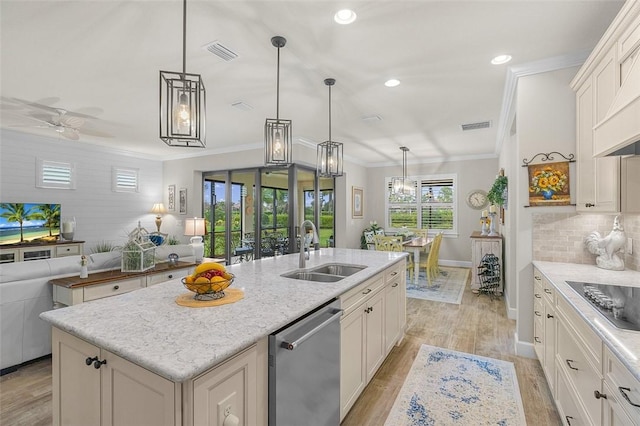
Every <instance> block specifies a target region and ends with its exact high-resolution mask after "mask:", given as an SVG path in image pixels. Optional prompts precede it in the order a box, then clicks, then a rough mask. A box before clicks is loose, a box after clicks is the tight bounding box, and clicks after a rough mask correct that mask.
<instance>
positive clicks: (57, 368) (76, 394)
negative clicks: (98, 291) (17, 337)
mask: <svg viewBox="0 0 640 426" xmlns="http://www.w3.org/2000/svg"><path fill="white" fill-rule="evenodd" d="M52 341H53V348H52V349H53V351H52V353H53V355H52V360H53V388H54V389H55V391H54V392H53V424H54V425H55V426H58V425H62V426H73V425H79V426H91V425H101V426H111V425H116V426H128V425H137V426H138V425H139V426H142V425H155V426H159V425H176V424H181V423H180V418H179V415H180V407H179V406H176V400H179V397H180V387H179V386H176V385H175V384H174V383H173V382H171V381H169V380H166V379H164V378H162V377H160V376H158V375H157V374H154V373H151V372H150V371H148V370H145V369H144V368H142V367H139V366H137V365H136V364H133V363H131V362H129V361H126V360H124V359H123V358H120V357H119V356H117V355H114V354H112V353H110V352H109V351H106V350H103V349H100V348H98V347H97V346H94V345H91V344H89V343H87V342H85V341H83V340H81V339H78V338H77V337H74V336H72V335H70V334H68V333H65V332H63V331H60V330H58V329H57V328H54V329H53V333H52ZM96 366H97V367H98V368H96ZM176 407H177V408H176ZM176 416H178V417H176Z"/></svg>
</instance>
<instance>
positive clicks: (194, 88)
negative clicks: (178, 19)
mask: <svg viewBox="0 0 640 426" xmlns="http://www.w3.org/2000/svg"><path fill="white" fill-rule="evenodd" d="M186 49H187V0H183V10H182V72H181V73H180V72H172V71H160V139H162V140H163V141H164V142H165V143H166V144H167V145H169V146H179V147H195V148H204V147H205V145H206V142H205V115H206V112H205V109H206V108H205V99H206V96H205V90H204V83H203V82H202V77H201V76H200V75H198V74H187V71H186V68H187V65H186V64H187V60H186Z"/></svg>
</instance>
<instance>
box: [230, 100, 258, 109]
mask: <svg viewBox="0 0 640 426" xmlns="http://www.w3.org/2000/svg"><path fill="white" fill-rule="evenodd" d="M231 106H232V107H234V108H235V109H239V110H240V111H249V110H251V109H253V107H252V106H251V105H249V104H245V103H244V102H242V101H238V102H234V103H232V104H231Z"/></svg>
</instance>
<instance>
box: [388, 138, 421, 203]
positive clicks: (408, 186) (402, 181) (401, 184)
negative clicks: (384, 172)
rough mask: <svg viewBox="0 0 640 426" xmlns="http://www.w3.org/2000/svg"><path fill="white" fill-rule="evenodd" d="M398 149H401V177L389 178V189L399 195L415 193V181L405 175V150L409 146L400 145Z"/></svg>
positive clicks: (407, 149)
mask: <svg viewBox="0 0 640 426" xmlns="http://www.w3.org/2000/svg"><path fill="white" fill-rule="evenodd" d="M400 149H401V150H402V177H394V178H392V179H391V191H392V193H393V194H395V195H400V196H407V195H415V193H416V182H415V181H414V180H412V179H409V178H408V177H407V152H408V151H409V148H407V147H406V146H401V147H400Z"/></svg>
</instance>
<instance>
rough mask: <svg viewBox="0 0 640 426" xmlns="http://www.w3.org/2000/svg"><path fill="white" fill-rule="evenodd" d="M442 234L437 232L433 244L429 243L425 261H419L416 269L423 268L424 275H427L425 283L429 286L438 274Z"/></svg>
mask: <svg viewBox="0 0 640 426" xmlns="http://www.w3.org/2000/svg"><path fill="white" fill-rule="evenodd" d="M442 234H443V233H442V232H438V233H437V234H436V236H435V237H434V238H433V242H432V243H431V248H430V249H429V254H428V255H427V258H426V260H425V261H424V262H423V261H422V260H420V264H419V265H418V269H420V268H424V269H425V273H426V275H427V283H428V285H429V286H430V285H431V282H432V281H433V280H434V278H435V277H437V276H438V274H439V273H440V267H439V266H438V257H439V255H440V243H441V242H442Z"/></svg>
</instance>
